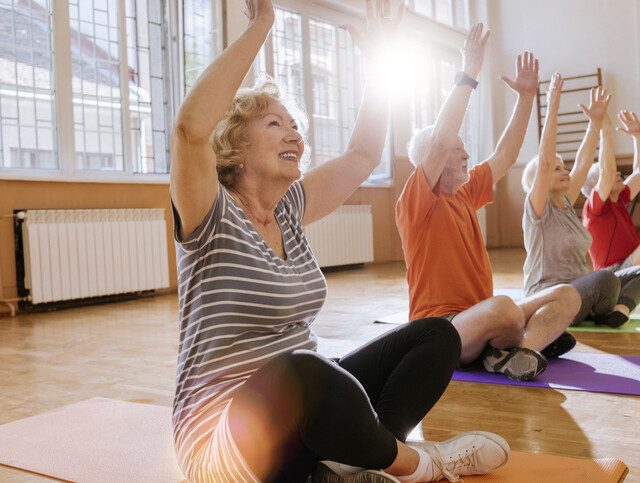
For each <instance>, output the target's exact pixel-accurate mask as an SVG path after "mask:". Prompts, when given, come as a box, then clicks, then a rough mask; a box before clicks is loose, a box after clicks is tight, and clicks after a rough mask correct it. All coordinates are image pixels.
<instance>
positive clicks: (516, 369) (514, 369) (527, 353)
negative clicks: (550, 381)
mask: <svg viewBox="0 0 640 483" xmlns="http://www.w3.org/2000/svg"><path fill="white" fill-rule="evenodd" d="M482 365H484V368H485V369H486V370H487V371H489V372H500V373H502V374H504V375H505V376H507V377H508V378H509V379H513V380H514V381H530V380H531V379H533V378H534V377H536V376H537V375H539V374H541V373H542V372H544V370H545V369H546V368H547V358H546V357H545V356H543V355H542V354H541V353H540V352H538V351H534V350H532V349H527V348H525V347H514V348H513V349H509V350H501V349H496V348H495V347H491V346H490V345H487V348H486V349H485V350H484V353H483V354H482Z"/></svg>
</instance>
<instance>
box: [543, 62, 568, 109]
mask: <svg viewBox="0 0 640 483" xmlns="http://www.w3.org/2000/svg"><path fill="white" fill-rule="evenodd" d="M562 84H564V80H563V79H562V76H561V75H560V74H558V73H557V72H556V73H555V74H553V76H551V82H550V83H549V89H548V90H547V112H548V111H549V106H550V105H551V104H558V105H559V104H560V95H561V94H562Z"/></svg>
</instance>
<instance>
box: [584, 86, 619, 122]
mask: <svg viewBox="0 0 640 483" xmlns="http://www.w3.org/2000/svg"><path fill="white" fill-rule="evenodd" d="M610 100H611V94H607V90H606V89H605V88H604V87H594V88H593V89H591V99H590V101H589V107H587V106H585V105H584V104H578V105H579V106H580V108H581V109H582V112H584V113H585V114H586V116H587V117H588V118H589V120H590V121H591V122H597V123H601V122H602V120H603V119H604V117H605V116H606V114H607V108H608V107H609V101H610Z"/></svg>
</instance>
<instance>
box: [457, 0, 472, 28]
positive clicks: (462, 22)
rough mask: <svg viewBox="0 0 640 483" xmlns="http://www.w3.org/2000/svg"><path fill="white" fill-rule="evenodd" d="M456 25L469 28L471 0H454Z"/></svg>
mask: <svg viewBox="0 0 640 483" xmlns="http://www.w3.org/2000/svg"><path fill="white" fill-rule="evenodd" d="M453 9H454V13H455V16H456V18H455V20H454V21H455V23H454V25H455V26H456V27H460V28H464V29H466V28H469V0H453Z"/></svg>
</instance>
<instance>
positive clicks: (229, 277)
mask: <svg viewBox="0 0 640 483" xmlns="http://www.w3.org/2000/svg"><path fill="white" fill-rule="evenodd" d="M389 10H390V5H389V0H384V1H383V0H377V1H376V5H373V2H372V1H367V27H366V29H365V31H363V32H359V31H357V30H356V29H354V28H353V27H348V29H349V31H350V32H351V34H352V36H353V38H354V40H355V42H356V43H357V44H358V46H359V47H360V49H361V51H362V52H363V54H364V55H365V57H366V58H367V59H368V60H369V61H370V60H371V59H372V58H373V57H375V56H376V55H377V54H378V52H377V51H376V48H377V47H376V46H377V45H381V44H382V43H383V42H390V40H391V38H392V37H393V35H394V33H395V30H396V28H397V25H398V23H399V21H400V17H401V14H402V10H400V11H399V12H398V16H397V18H396V19H395V20H394V19H391V17H390V15H389ZM246 13H247V16H248V17H249V20H250V22H249V25H248V27H247V28H246V30H245V31H244V33H243V34H242V35H241V36H240V37H239V38H238V39H237V40H236V41H235V42H233V43H232V44H231V45H230V46H229V47H228V48H227V49H226V50H225V51H224V52H223V53H222V54H221V55H220V56H219V57H218V58H217V59H216V60H215V61H214V62H213V63H212V64H211V65H210V66H208V68H207V69H206V70H205V71H204V72H203V74H202V75H201V76H200V78H199V79H198V81H197V82H196V84H195V85H194V86H193V87H192V89H191V91H190V92H189V94H188V95H187V97H186V98H185V100H184V102H183V104H182V106H181V107H180V110H179V111H178V113H177V117H176V119H175V125H174V130H173V136H172V164H171V199H172V203H173V208H174V219H175V234H174V235H175V239H176V252H177V259H178V284H179V303H180V344H179V356H178V367H177V388H176V393H175V400H174V416H173V422H174V440H175V445H176V451H177V454H178V457H179V462H180V465H181V467H182V469H183V471H184V472H185V474H186V476H187V477H188V478H189V480H191V481H229V482H240V481H251V482H253V481H286V482H294V481H305V480H306V479H307V477H308V476H309V475H310V474H312V473H313V474H314V481H351V482H357V481H362V482H364V481H411V482H418V481H432V480H438V479H441V478H445V477H446V478H448V479H450V480H451V481H456V478H457V475H465V474H476V473H484V472H486V471H489V470H491V469H493V468H495V467H497V466H500V465H502V464H504V463H505V462H506V460H507V458H508V454H509V447H508V445H507V443H506V442H505V441H504V440H503V439H502V438H500V437H499V436H497V435H493V434H491V433H482V432H471V433H463V434H461V435H459V436H457V437H455V438H452V439H451V440H449V441H446V442H443V443H440V444H422V445H421V446H408V445H406V444H405V443H404V441H405V439H406V437H407V435H408V433H409V432H410V431H411V429H412V428H413V427H415V426H416V425H417V424H419V423H420V421H421V420H422V418H423V417H424V416H425V415H426V413H427V412H428V411H429V410H430V409H431V407H432V406H433V405H434V404H435V403H436V401H437V400H438V399H439V398H440V396H441V395H442V393H443V391H444V390H445V388H446V387H447V384H448V382H449V380H450V378H451V375H452V372H453V370H454V368H455V367H456V364H457V362H458V358H459V354H460V339H459V337H458V334H457V332H456V330H455V329H454V328H453V326H452V325H451V324H450V323H449V322H448V321H446V320H444V319H437V318H430V319H423V320H420V321H418V322H413V323H412V324H410V325H405V326H401V327H398V328H397V329H395V330H392V331H390V332H388V333H386V334H384V335H383V336H381V337H379V338H378V339H376V340H373V341H371V342H370V343H368V344H367V345H365V346H364V347H362V348H360V349H358V350H356V351H354V352H352V353H350V354H348V355H346V356H344V357H342V358H341V359H339V360H330V359H327V358H325V357H322V356H321V355H319V354H318V353H317V352H316V338H315V336H314V334H313V332H312V331H311V330H310V325H311V323H312V322H313V320H314V318H315V317H316V315H317V313H318V311H319V310H320V308H321V306H322V304H323V302H324V299H325V294H326V284H325V280H324V277H323V275H322V272H321V271H320V269H319V268H318V265H317V263H316V261H315V259H314V256H313V253H312V251H311V249H310V247H309V245H308V243H307V240H306V238H305V236H304V232H303V226H304V225H306V224H308V223H312V222H314V221H316V220H319V219H321V218H322V217H324V216H326V215H328V214H329V213H331V212H332V211H333V210H335V209H336V208H337V207H339V206H340V205H341V204H342V203H343V202H344V201H345V200H346V199H347V198H348V197H349V195H350V194H351V193H353V191H354V190H355V189H356V188H358V186H360V184H361V183H362V182H363V181H365V180H366V179H367V178H368V176H369V175H370V174H371V172H372V171H373V169H374V168H375V166H376V165H377V163H378V162H379V160H380V157H381V152H382V148H383V144H384V139H385V132H386V129H387V117H388V101H387V96H386V93H385V92H384V89H383V88H381V86H379V85H377V84H376V82H374V78H375V77H377V76H375V74H373V75H372V74H371V73H372V72H373V69H372V68H370V69H369V73H370V74H369V76H368V77H369V79H368V82H367V86H366V88H365V92H364V97H363V101H362V105H361V107H360V110H359V113H358V117H357V121H356V125H355V128H354V131H353V133H352V135H351V139H350V141H349V145H348V147H347V149H346V151H345V152H344V153H343V154H342V155H340V156H338V157H337V158H335V159H333V160H330V161H328V162H326V163H324V164H323V165H322V166H319V167H317V168H315V169H312V170H310V171H309V172H308V173H306V174H305V176H304V178H303V179H302V180H301V179H300V178H301V175H302V173H301V162H302V161H303V159H304V156H305V143H304V127H305V120H304V117H303V116H301V115H300V113H299V112H297V110H296V109H295V108H294V107H291V104H290V103H288V102H287V100H286V98H284V96H282V95H281V93H280V92H279V90H278V88H277V86H276V85H275V84H274V83H272V82H267V83H262V84H259V85H257V86H256V87H254V88H253V89H249V90H240V91H238V89H239V87H240V84H241V82H242V80H243V78H244V77H245V75H246V74H247V72H248V71H249V69H250V67H251V64H252V63H253V61H254V59H255V57H256V55H257V53H258V51H259V49H260V47H261V46H262V44H263V43H264V41H265V39H266V37H267V35H268V33H269V31H270V29H271V27H272V25H273V22H274V9H273V6H272V4H271V1H270V0H247V1H246ZM212 146H213V149H212ZM320 460H327V461H323V462H322V463H318V462H319V461H320ZM382 470H384V471H382Z"/></svg>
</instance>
